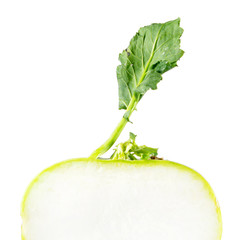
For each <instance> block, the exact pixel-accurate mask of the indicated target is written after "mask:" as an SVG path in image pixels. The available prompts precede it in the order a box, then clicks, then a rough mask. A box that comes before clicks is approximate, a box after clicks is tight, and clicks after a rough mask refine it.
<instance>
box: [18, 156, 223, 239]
mask: <svg viewBox="0 0 243 240" xmlns="http://www.w3.org/2000/svg"><path fill="white" fill-rule="evenodd" d="M21 215H22V219H23V224H22V239H23V240H150V239H151V240H220V239H221V232H222V221H221V214H220V209H219V206H218V204H217V201H216V198H215V195H214V193H213V191H212V189H211V187H210V185H209V184H208V183H207V182H206V180H205V179H204V178H203V177H202V176H201V175H200V174H198V173H197V172H195V171H194V170H192V169H190V168H188V167H186V166H183V165H180V164H177V163H173V162H169V161H158V160H146V161H142V160H137V161H126V160H124V161H119V160H116V161H115V160H94V159H76V160H70V161H66V162H62V163H59V164H56V165H54V166H52V167H50V168H48V169H46V170H45V171H43V172H42V173H41V174H40V175H39V176H37V178H36V179H35V180H34V181H33V182H32V183H31V184H30V186H29V188H28V189H27V191H26V194H25V196H24V199H23V203H22V212H21Z"/></svg>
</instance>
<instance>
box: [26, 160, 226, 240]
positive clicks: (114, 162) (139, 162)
mask: <svg viewBox="0 0 243 240" xmlns="http://www.w3.org/2000/svg"><path fill="white" fill-rule="evenodd" d="M73 162H95V163H97V164H102V165H103V164H104V165H108V166H112V165H119V164H121V165H123V164H127V165H135V166H149V167H152V166H158V165H163V166H173V167H175V168H177V169H180V170H182V171H187V172H190V173H191V174H192V176H193V178H194V179H197V180H200V181H201V182H202V183H203V186H204V189H206V190H207V191H208V193H209V196H210V197H211V199H212V200H213V202H214V204H215V206H216V212H217V216H218V222H219V233H220V238H219V239H221V236H222V217H221V210H220V207H219V204H218V201H217V199H216V197H215V194H214V191H213V189H212V187H211V186H210V185H209V183H208V182H207V180H206V179H205V178H204V177H203V176H202V175H201V174H200V173H198V172H196V171H195V170H193V169H192V168H189V167H187V166H185V165H182V164H179V163H175V162H171V161H167V160H162V161H161V160H136V161H132V160H101V159H91V158H76V159H71V160H66V161H63V162H59V163H57V164H54V165H52V166H50V167H48V168H47V169H45V170H44V171H42V172H41V173H40V174H38V175H37V177H36V178H34V179H33V181H32V182H31V183H30V184H29V186H28V187H27V190H26V192H25V194H24V197H23V200H22V204H21V217H22V218H24V215H25V214H24V212H25V202H26V199H27V197H28V195H29V193H30V191H31V189H32V187H33V186H34V185H35V184H36V183H37V182H38V180H39V178H40V177H41V176H42V174H44V173H47V172H52V171H54V170H56V169H58V168H59V167H63V166H64V165H65V164H71V163H73ZM22 240H26V239H25V237H24V236H23V235H22Z"/></svg>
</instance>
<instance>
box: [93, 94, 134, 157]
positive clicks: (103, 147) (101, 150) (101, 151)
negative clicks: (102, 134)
mask: <svg viewBox="0 0 243 240" xmlns="http://www.w3.org/2000/svg"><path fill="white" fill-rule="evenodd" d="M137 103H138V101H137V100H136V98H135V96H133V97H132V98H131V101H130V103H129V105H128V107H127V110H126V112H125V114H124V115H126V118H124V117H122V119H121V121H120V122H119V124H118V125H117V127H116V128H115V130H114V131H113V133H112V134H111V136H110V137H109V138H108V139H107V141H106V142H105V143H104V144H102V145H101V146H100V147H99V148H97V149H96V150H95V151H94V152H93V153H92V154H91V155H90V158H98V157H99V156H101V155H102V154H104V153H106V152H107V151H108V150H109V149H110V148H111V147H112V146H113V144H114V143H115V142H116V140H117V138H118V137H119V136H120V134H121V132H122V130H123V129H124V127H125V126H126V124H127V123H128V119H129V117H130V116H131V114H132V112H133V111H134V109H135V108H136V106H137Z"/></svg>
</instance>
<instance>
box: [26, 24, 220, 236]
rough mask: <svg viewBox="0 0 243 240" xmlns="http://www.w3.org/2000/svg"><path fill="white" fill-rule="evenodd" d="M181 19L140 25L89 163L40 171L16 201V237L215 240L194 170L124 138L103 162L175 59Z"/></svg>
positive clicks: (204, 189)
mask: <svg viewBox="0 0 243 240" xmlns="http://www.w3.org/2000/svg"><path fill="white" fill-rule="evenodd" d="M179 25H180V20H179V19H176V20H174V21H170V22H166V23H164V24H152V25H149V26H146V27H143V28H141V29H140V30H139V31H138V33H137V34H136V35H135V36H134V37H133V38H132V40H131V42H130V45H129V46H128V48H127V49H125V50H124V51H123V52H122V53H121V54H120V56H119V60H120V62H121V65H119V66H118V67H117V79H118V85H119V109H124V110H125V113H124V115H123V117H122V119H121V121H120V122H119V124H118V126H117V127H116V129H115V130H114V132H113V133H112V134H111V136H110V137H109V138H108V140H107V141H106V142H105V143H104V144H103V145H101V146H100V147H99V148H97V149H96V150H95V151H94V152H93V153H92V154H91V155H90V157H88V158H80V159H74V160H69V161H65V162H61V163H58V164H56V165H54V166H52V167H50V168H48V169H46V170H44V171H43V172H42V173H40V174H39V175H38V176H37V177H36V178H35V179H34V180H33V182H32V183H31V184H30V186H29V187H28V189H27V191H26V193H25V195H24V199H23V202H22V210H21V216H22V219H23V224H22V239H23V240H220V239H221V232H222V221H221V214H220V209H219V206H218V204H217V201H216V198H215V195H214V193H213V191H212V189H211V187H210V185H209V184H208V183H207V182H206V180H205V179H204V178H203V177H202V176H201V175H200V174H199V173H197V172H195V171H194V170H192V169H190V168H188V167H186V166H183V165H180V164H178V163H174V162H170V161H165V160H163V159H161V158H158V157H157V149H156V148H150V147H147V146H138V145H137V144H136V142H135V138H136V136H135V135H134V134H133V133H130V138H129V140H128V141H127V142H124V143H120V144H118V145H117V146H116V149H115V151H114V153H113V154H112V156H111V157H110V159H101V158H100V157H101V156H102V155H103V154H104V153H106V152H107V151H108V150H109V149H110V148H111V147H112V146H113V144H114V143H115V142H116V140H117V138H118V137H119V135H120V134H121V132H122V130H123V129H124V127H125V125H126V124H127V123H128V122H129V121H130V120H129V119H130V116H131V114H132V113H133V111H134V110H135V109H136V108H137V104H138V102H139V101H140V100H141V98H143V96H144V94H145V93H146V92H147V91H148V90H149V89H153V90H154V89H156V88H157V84H158V82H160V81H161V80H162V74H163V73H165V72H166V71H168V70H170V69H172V68H174V67H175V66H177V61H178V60H179V59H180V58H181V57H182V55H183V51H182V50H181V49H180V37H181V35H182V32H183V30H182V28H180V26H179Z"/></svg>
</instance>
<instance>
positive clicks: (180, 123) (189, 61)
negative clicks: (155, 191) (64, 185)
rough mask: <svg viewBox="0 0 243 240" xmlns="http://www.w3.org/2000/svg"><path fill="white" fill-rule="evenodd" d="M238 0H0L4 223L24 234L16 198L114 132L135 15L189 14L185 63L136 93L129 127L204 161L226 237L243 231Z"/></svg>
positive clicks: (172, 155)
mask: <svg viewBox="0 0 243 240" xmlns="http://www.w3.org/2000/svg"><path fill="white" fill-rule="evenodd" d="M240 3H241V1H240V0H239V1H236V0H231V1H223V0H221V1H218V0H215V1H213V0H204V1H181V0H174V1H168V0H167V1H163V0H160V1H157V0H149V1H142V0H136V1H132V0H129V1H127V0H123V1H107V0H103V1H98V0H95V1H74V0H69V1H67V0H66V1H63V0H59V1H57V0H56V1H55V0H42V1H31V0H29V1H27V0H22V1H17V0H16V1H12V0H2V1H1V3H0V81H1V85H0V108H1V109H0V115H1V117H0V122H1V124H0V149H1V150H0V161H1V164H0V187H1V188H0V189H1V193H0V194H1V198H0V221H1V223H0V229H1V230H0V231H1V239H6V240H7V239H11V240H14V239H20V225H21V219H20V216H19V212H20V202H21V198H22V195H23V193H24V191H25V189H26V187H27V185H28V183H29V182H30V181H31V180H32V178H33V177H35V175H36V174H38V173H39V172H40V171H41V170H43V169H44V168H46V167H48V166H50V165H52V164H54V163H56V162H59V161H62V160H66V159H70V158H76V157H87V156H89V154H90V153H91V152H92V151H93V150H94V149H95V148H96V147H98V146H99V145H100V144H101V143H103V142H104V141H105V140H106V138H107V137H108V136H109V134H110V133H111V132H112V130H113V129H114V127H115V126H116V124H117V122H118V121H119V120H120V118H121V116H122V114H123V112H121V111H118V93H117V82H116V72H115V70H116V66H117V65H118V64H119V62H118V60H117V59H118V54H119V52H121V51H122V50H123V49H125V48H126V47H127V46H128V43H129V41H130V39H131V38H132V36H133V35H134V34H135V32H136V31H137V30H138V29H139V27H141V26H144V25H148V24H151V23H153V22H165V21H168V20H172V19H175V18H177V17H181V26H182V27H183V28H184V30H185V31H184V34H183V37H182V49H183V50H184V51H185V55H184V56H183V58H182V59H181V61H180V62H179V64H178V65H179V67H178V68H176V69H173V70H172V71H170V72H169V73H166V74H165V75H164V80H163V81H162V82H161V83H159V85H158V90H156V91H150V92H148V93H147V94H146V96H145V97H144V98H143V99H142V100H141V102H140V103H139V105H138V111H137V112H135V113H134V114H133V116H132V117H131V120H132V121H133V122H134V124H133V125H131V124H129V125H128V126H127V128H126V129H125V130H124V132H123V133H122V135H121V138H120V139H119V140H120V141H123V140H126V139H127V137H128V133H129V131H133V132H134V133H135V134H137V135H138V138H137V141H138V144H146V145H148V146H152V147H159V149H160V150H159V153H160V154H159V155H160V156H162V157H164V158H165V159H169V160H171V161H175V162H179V163H182V164H185V165H188V166H190V167H192V168H194V169H195V170H197V171H199V172H200V173H201V174H202V175H203V176H204V177H205V178H206V179H207V180H208V181H209V182H210V183H211V185H212V187H213V189H214V190H215V193H216V195H217V198H218V200H219V203H220V206H221V210H222V216H223V224H224V226H223V227H224V232H223V240H226V239H230V240H232V239H242V223H243V222H242V214H243V206H242V202H243V192H242V191H243V190H242V183H243V174H242V169H243V168H242V167H243V127H242V123H243V114H242V104H243V94H242V92H243V74H242V63H243V62H242V56H243V47H242V41H243V34H242V32H243V30H242V29H243V27H242V26H243V20H242V7H241V6H240Z"/></svg>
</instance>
